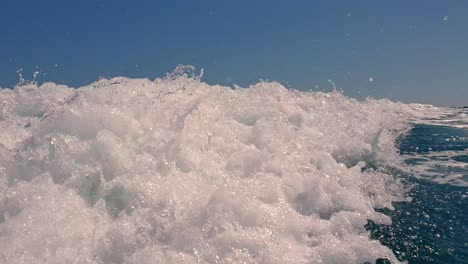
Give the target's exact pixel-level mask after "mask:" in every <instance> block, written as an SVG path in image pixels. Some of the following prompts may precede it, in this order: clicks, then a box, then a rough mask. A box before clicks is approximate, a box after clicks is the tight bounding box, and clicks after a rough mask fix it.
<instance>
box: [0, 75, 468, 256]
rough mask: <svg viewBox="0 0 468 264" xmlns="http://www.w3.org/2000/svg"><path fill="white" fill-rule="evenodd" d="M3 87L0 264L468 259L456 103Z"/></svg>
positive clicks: (466, 117)
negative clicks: (445, 105) (447, 105)
mask: <svg viewBox="0 0 468 264" xmlns="http://www.w3.org/2000/svg"><path fill="white" fill-rule="evenodd" d="M200 77H201V76H197V75H195V74H194V71H193V68H191V67H178V68H177V69H176V70H175V71H174V73H172V74H169V75H168V76H166V77H164V78H158V79H156V80H148V79H128V78H123V77H119V78H113V79H110V80H108V79H102V80H99V81H97V82H94V83H92V84H90V85H87V86H84V87H80V88H69V87H66V86H64V85H57V84H54V83H45V84H42V85H40V86H38V85H36V84H33V83H28V82H23V83H21V85H18V86H16V87H14V88H11V89H2V90H0V263H400V262H401V263H405V262H406V263H468V250H467V248H468V227H467V219H468V109H467V108H440V107H434V106H430V105H421V104H403V103H399V102H391V101H389V100H375V99H367V100H365V101H362V102H361V101H357V100H355V99H352V98H348V97H346V96H344V95H343V94H341V93H340V92H330V93H323V92H301V91H297V90H292V89H287V88H285V87H283V86H282V85H281V84H278V83H269V82H260V83H258V84H255V85H252V86H250V87H245V88H241V87H235V88H230V87H223V86H219V85H208V84H206V83H204V82H202V81H201V80H200Z"/></svg>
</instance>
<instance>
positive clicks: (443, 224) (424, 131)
mask: <svg viewBox="0 0 468 264" xmlns="http://www.w3.org/2000/svg"><path fill="white" fill-rule="evenodd" d="M467 150H468V129H466V128H457V127H453V126H440V125H421V124H419V125H414V127H413V129H412V130H411V131H410V133H409V134H408V135H406V136H405V137H404V138H402V140H401V144H400V151H401V154H402V155H404V156H405V157H407V159H406V163H407V164H408V165H409V166H413V167H419V168H421V167H422V168H425V170H419V171H418V172H417V173H416V174H418V175H410V174H409V173H404V172H401V171H394V172H393V173H394V174H396V175H397V176H398V177H403V178H405V180H406V182H407V184H408V185H409V186H411V187H412V189H411V191H410V197H412V201H411V202H405V203H397V204H395V210H394V211H391V210H382V212H384V213H385V214H387V215H389V216H390V217H391V218H392V225H391V226H385V225H377V224H375V223H373V222H372V221H369V222H368V224H367V226H366V228H367V229H368V230H370V231H371V236H372V237H373V238H375V239H378V240H379V241H380V242H381V243H382V244H384V245H386V246H388V247H390V248H391V249H392V250H393V252H394V253H395V255H396V256H397V257H398V258H399V259H400V260H404V261H407V262H408V263H468V224H467V222H468V188H467V187H466V185H465V184H464V183H466V182H468V163H467V162H468V155H467ZM453 175H457V177H453ZM414 176H418V177H414Z"/></svg>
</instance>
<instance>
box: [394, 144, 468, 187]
mask: <svg viewBox="0 0 468 264" xmlns="http://www.w3.org/2000/svg"><path fill="white" fill-rule="evenodd" d="M461 156H468V150H461V151H442V152H428V153H423V154H412V155H405V156H403V158H404V159H407V160H411V165H408V166H406V167H405V169H407V171H408V172H410V173H411V174H412V175H413V176H415V177H417V178H422V179H428V180H431V181H434V182H437V183H440V184H452V185H457V186H468V180H467V178H466V176H467V171H468V163H466V162H463V161H457V160H456V159H453V158H454V157H461Z"/></svg>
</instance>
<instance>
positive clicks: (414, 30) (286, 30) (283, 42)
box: [0, 0, 468, 106]
mask: <svg viewBox="0 0 468 264" xmlns="http://www.w3.org/2000/svg"><path fill="white" fill-rule="evenodd" d="M467 14H468V1H463V0H459V1H455V0H446V1H443V0H440V1H436V0H418V1H417V0H415V1H409V0H392V1H383V0H382V1H378V0H367V1H352V0H342V1H333V0H327V1H325V0H324V1H312V0H309V1H294V0H291V1H285V0H283V1H279V0H270V1H255V0H251V1H244V0H236V1H222V0H216V1H215V0H208V1H203V0H198V1H195V0H194V1H157V0H153V1H149V0H148V1H124V0H94V1H88V0H83V1H69V0H56V1H52V0H42V1H37V0H30V1H24V0H4V1H2V4H1V6H0V86H1V87H12V86H14V85H15V84H16V83H17V82H18V75H17V73H16V71H17V70H19V69H20V68H23V74H24V76H25V78H29V79H31V77H30V76H32V72H33V71H35V70H36V67H38V70H39V71H40V75H39V79H40V80H41V81H53V82H57V83H64V84H67V85H70V86H73V87H78V86H81V85H84V84H88V83H90V82H92V81H95V80H97V79H98V78H99V77H114V76H126V77H149V78H155V77H160V76H164V75H165V74H166V73H167V72H170V71H172V70H173V69H174V68H175V67H176V66H177V65H178V64H190V65H194V66H196V67H197V68H198V69H200V68H204V69H205V77H204V78H203V80H204V81H206V82H208V83H210V84H224V85H232V84H239V85H241V86H246V85H248V84H252V83H256V82H257V81H258V80H259V79H264V80H271V81H278V82H281V83H283V84H285V85H286V86H288V87H292V88H297V89H301V90H309V89H311V90H326V91H330V90H331V86H330V84H329V83H328V80H332V81H333V82H334V83H335V84H336V85H337V87H339V88H342V89H343V90H344V93H345V94H346V95H349V96H353V97H356V98H359V99H362V98H365V97H366V96H372V97H376V98H384V97H386V98H390V99H392V100H398V101H403V102H421V103H431V104H435V105H453V106H457V105H468V15H467Z"/></svg>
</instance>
